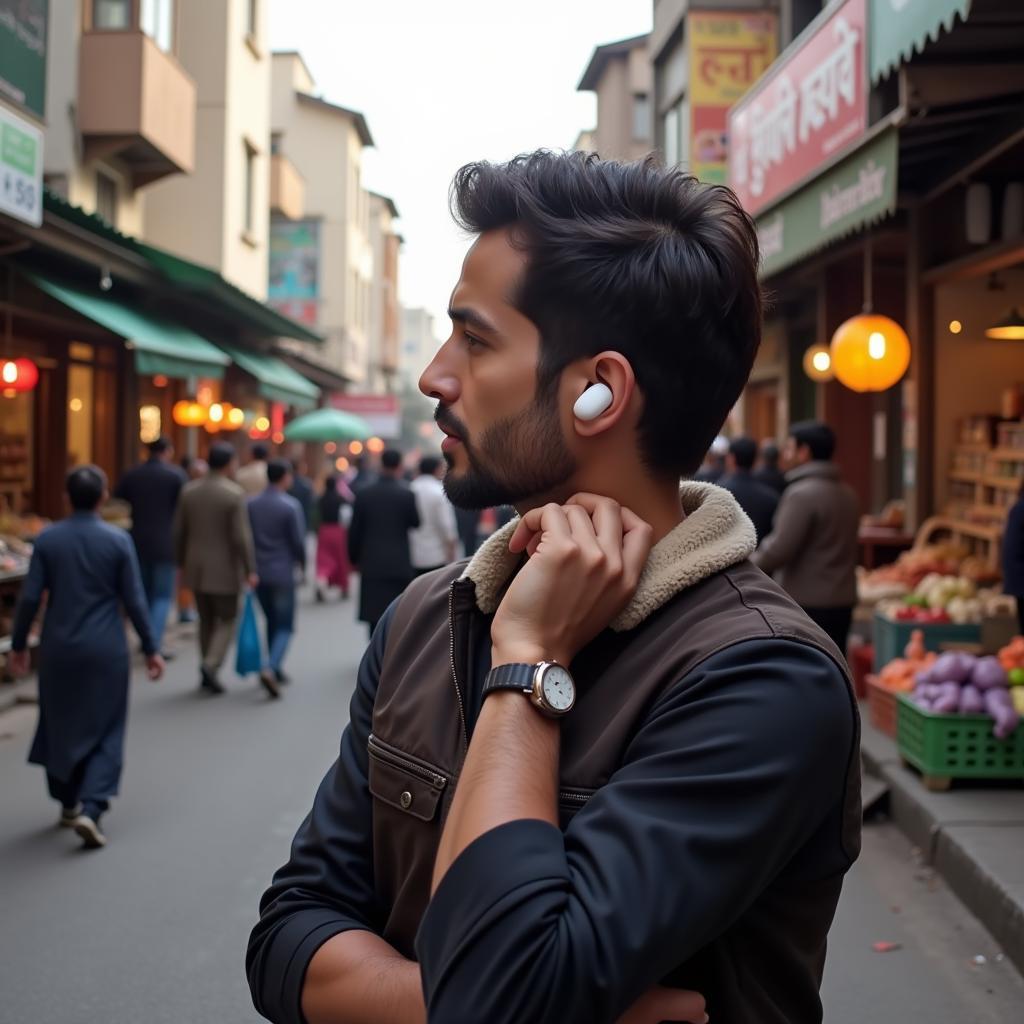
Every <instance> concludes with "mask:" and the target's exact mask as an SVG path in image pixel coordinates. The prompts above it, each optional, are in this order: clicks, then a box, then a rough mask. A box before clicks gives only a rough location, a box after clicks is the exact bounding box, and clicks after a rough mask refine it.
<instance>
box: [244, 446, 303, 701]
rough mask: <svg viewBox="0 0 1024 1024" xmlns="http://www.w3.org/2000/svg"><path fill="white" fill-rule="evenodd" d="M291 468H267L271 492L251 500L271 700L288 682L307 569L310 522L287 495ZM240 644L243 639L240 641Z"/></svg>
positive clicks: (264, 675) (283, 462)
mask: <svg viewBox="0 0 1024 1024" xmlns="http://www.w3.org/2000/svg"><path fill="white" fill-rule="evenodd" d="M291 483H292V467H291V463H290V462H288V460H287V459H274V460H272V461H271V462H270V463H269V464H268V466H267V487H266V490H264V491H263V493H262V494H258V495H257V496H256V497H255V498H250V499H249V523H250V525H251V527H252V539H253V544H254V545H255V548H256V573H257V575H258V576H259V579H260V581H259V585H258V586H257V587H256V597H257V599H258V600H259V602H260V607H262V609H263V614H264V615H265V616H266V619H267V648H268V656H267V663H266V664H265V665H264V666H263V667H262V668H261V669H260V682H261V683H262V684H263V686H264V688H265V689H266V690H267V692H268V693H269V694H270V695H271V696H272V697H279V696H280V695H281V684H282V683H287V682H288V676H286V675H285V673H284V657H285V654H286V653H287V651H288V644H289V643H290V642H291V638H292V634H293V633H294V632H295V576H296V572H295V570H296V567H298V568H299V570H300V571H301V572H305V569H306V545H305V543H304V540H303V537H304V534H305V525H304V524H305V519H304V516H303V514H302V506H301V505H300V504H299V503H298V502H297V501H296V500H295V498H293V497H292V496H291V495H290V494H289V493H288V488H289V487H290V486H291ZM240 642H241V637H240Z"/></svg>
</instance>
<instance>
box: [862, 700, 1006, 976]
mask: <svg viewBox="0 0 1024 1024" xmlns="http://www.w3.org/2000/svg"><path fill="white" fill-rule="evenodd" d="M863 710H864V712H865V714H864V715H863V720H862V738H861V759H862V762H863V766H864V771H865V772H866V773H867V774H869V775H872V776H874V777H876V778H878V779H880V780H881V781H882V782H884V783H885V784H886V785H887V786H888V787H889V817H890V818H891V820H892V821H893V822H894V823H895V824H896V825H897V826H898V827H899V828H900V829H901V830H902V831H903V833H904V834H905V835H906V836H907V838H908V839H909V840H910V841H911V842H912V843H913V844H914V845H915V846H916V847H918V849H920V850H921V854H922V857H923V859H924V861H925V863H926V864H928V865H929V866H930V867H931V868H933V869H934V870H935V871H936V872H937V873H938V874H939V875H940V876H941V877H942V878H943V879H944V881H945V882H946V883H947V884H948V885H949V887H950V889H952V890H953V892H954V893H956V895H957V897H958V898H959V899H960V900H961V902H962V903H963V904H964V905H965V906H966V907H967V909H968V910H970V911H971V913H972V914H974V916H975V917H977V918H978V920H979V921H981V923H982V924H983V925H984V926H985V927H986V928H987V929H988V931H989V932H990V933H991V935H992V937H993V938H994V939H995V940H996V942H997V943H999V945H1000V946H1001V947H1002V949H1003V952H1004V953H1005V954H1006V956H1007V957H1009V958H1010V960H1011V961H1012V962H1013V964H1014V965H1015V966H1016V968H1017V970H1019V971H1021V973H1024V858H1022V857H1021V850H1024V793H1022V792H1021V791H1020V789H993V790H988V789H983V788H964V789H960V790H957V789H953V790H951V791H949V792H948V793H931V792H929V791H928V790H926V789H925V788H924V786H923V785H922V784H921V780H920V778H919V776H918V775H917V774H916V773H915V772H914V771H913V770H912V769H910V768H907V767H905V766H904V765H903V763H902V762H901V760H900V757H899V752H898V750H897V748H896V744H895V742H894V741H893V740H892V739H890V737H888V736H885V735H884V734H882V733H880V732H878V731H877V730H876V729H874V728H873V727H872V726H871V724H870V722H869V720H868V717H867V714H866V711H867V709H866V708H864V709H863Z"/></svg>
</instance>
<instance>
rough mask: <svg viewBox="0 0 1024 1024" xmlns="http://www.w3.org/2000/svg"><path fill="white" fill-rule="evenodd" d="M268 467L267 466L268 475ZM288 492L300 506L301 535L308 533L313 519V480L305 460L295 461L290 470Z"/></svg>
mask: <svg viewBox="0 0 1024 1024" xmlns="http://www.w3.org/2000/svg"><path fill="white" fill-rule="evenodd" d="M269 473H270V467H269V466H268V467H267V474H268V476H269ZM288 493H289V494H290V495H291V496H292V497H293V498H294V499H295V500H296V501H297V502H298V503H299V505H300V507H301V508H302V535H303V536H305V535H306V534H307V533H309V530H310V523H311V522H312V519H313V481H312V480H310V478H309V467H308V466H307V465H306V463H305V462H297V463H296V464H295V469H294V471H293V472H292V483H291V486H290V487H289V488H288Z"/></svg>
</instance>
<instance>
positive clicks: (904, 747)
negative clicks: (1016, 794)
mask: <svg viewBox="0 0 1024 1024" xmlns="http://www.w3.org/2000/svg"><path fill="white" fill-rule="evenodd" d="M896 701H897V703H896V743H897V745H898V746H899V751H900V756H901V757H902V758H903V759H904V760H905V761H906V762H908V763H909V764H911V765H913V766H914V767H915V768H917V769H918V770H919V771H920V772H921V774H922V775H923V776H924V783H925V785H926V786H927V787H928V788H929V789H948V788H949V784H950V782H951V781H952V780H953V779H1024V728H1017V729H1015V730H1014V731H1013V732H1012V733H1011V734H1010V735H1009V736H1007V738H1006V739H1005V740H997V739H996V738H995V737H994V736H993V735H992V726H993V722H992V719H991V718H989V717H988V716H987V715H937V714H933V713H932V712H930V711H925V710H924V709H923V708H920V707H918V706H917V705H916V704H915V703H914V702H913V701H912V700H911V699H910V698H909V697H908V696H907V695H906V694H903V693H900V694H897V695H896Z"/></svg>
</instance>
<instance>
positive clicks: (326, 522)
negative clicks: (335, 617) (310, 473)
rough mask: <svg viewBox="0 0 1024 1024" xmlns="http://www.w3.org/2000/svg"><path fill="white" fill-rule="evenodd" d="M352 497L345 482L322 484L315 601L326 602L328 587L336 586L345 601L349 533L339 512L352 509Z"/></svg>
mask: <svg viewBox="0 0 1024 1024" xmlns="http://www.w3.org/2000/svg"><path fill="white" fill-rule="evenodd" d="M354 500H355V496H354V495H353V494H352V492H351V491H350V490H349V488H348V485H347V484H346V483H345V481H344V480H339V479H338V478H337V477H336V476H333V475H331V476H329V477H327V479H326V480H325V481H324V493H323V494H322V495H320V500H319V503H318V506H317V508H318V511H319V513H320V526H319V528H318V530H317V535H316V600H317V602H318V603H322V602H323V601H324V600H325V599H326V591H327V588H328V587H338V588H339V589H340V590H341V599H342V600H343V601H347V600H348V594H349V575H350V573H351V566H350V565H349V561H348V531H347V530H346V528H345V524H344V523H343V522H342V510H343V509H345V508H346V507H348V508H351V505H352V502H353V501H354Z"/></svg>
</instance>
